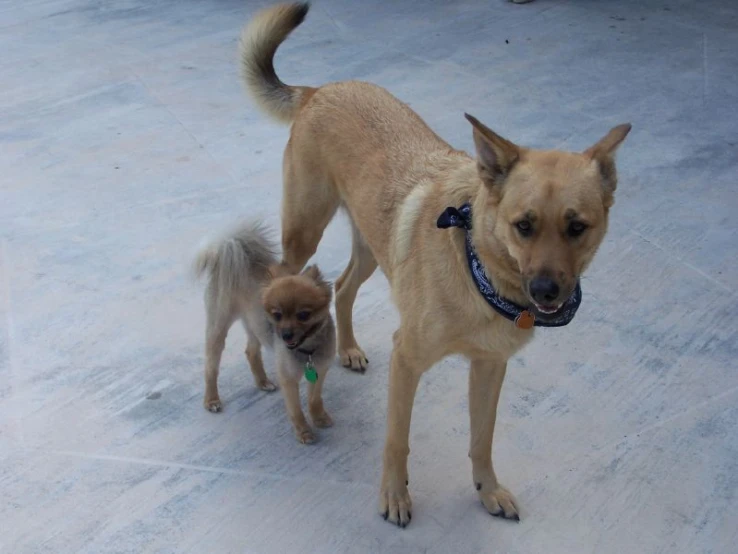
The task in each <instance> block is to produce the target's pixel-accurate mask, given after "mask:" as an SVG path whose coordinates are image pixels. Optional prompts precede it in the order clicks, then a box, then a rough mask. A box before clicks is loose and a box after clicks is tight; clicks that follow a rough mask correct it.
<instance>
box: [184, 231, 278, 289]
mask: <svg viewBox="0 0 738 554" xmlns="http://www.w3.org/2000/svg"><path fill="white" fill-rule="evenodd" d="M275 251H276V246H275V245H274V243H273V241H272V240H271V238H270V236H269V231H268V229H267V228H266V227H265V226H264V225H262V224H261V223H260V222H252V223H243V224H241V225H239V226H238V227H235V228H233V229H232V230H231V231H230V232H228V233H226V234H225V235H224V236H223V237H221V238H220V239H219V240H216V241H214V242H212V243H211V244H209V245H206V246H204V247H203V248H202V249H201V250H200V251H199V252H198V254H197V256H196V258H195V261H194V264H193V270H194V272H195V274H196V275H197V276H198V277H202V276H203V275H205V274H207V275H208V280H209V285H210V289H211V291H212V292H214V293H216V295H217V296H218V297H219V298H223V299H225V298H230V297H231V296H232V295H234V294H244V293H246V294H248V293H249V292H251V291H253V290H255V289H256V288H257V287H258V286H259V284H261V283H263V282H264V280H266V279H267V276H268V272H269V266H271V265H274V264H276V263H277V256H276V253H275Z"/></svg>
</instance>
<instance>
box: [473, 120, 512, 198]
mask: <svg viewBox="0 0 738 554" xmlns="http://www.w3.org/2000/svg"><path fill="white" fill-rule="evenodd" d="M464 117H466V119H468V120H469V123H471V124H472V127H474V146H475V147H476V149H477V168H478V169H479V176H480V177H481V178H482V181H483V182H484V184H485V185H487V187H489V188H492V187H494V186H495V185H500V184H502V182H503V181H504V180H505V177H506V176H507V174H508V173H510V170H511V169H512V168H513V166H514V165H515V163H516V162H517V161H518V159H519V158H520V148H519V147H518V146H517V145H516V144H514V143H512V142H510V141H509V140H507V139H504V138H502V137H501V136H500V135H498V134H497V133H495V132H494V131H493V130H492V129H490V128H489V127H487V126H486V125H484V124H483V123H481V122H480V121H479V120H478V119H477V118H476V117H474V116H472V115H469V114H468V113H466V114H464Z"/></svg>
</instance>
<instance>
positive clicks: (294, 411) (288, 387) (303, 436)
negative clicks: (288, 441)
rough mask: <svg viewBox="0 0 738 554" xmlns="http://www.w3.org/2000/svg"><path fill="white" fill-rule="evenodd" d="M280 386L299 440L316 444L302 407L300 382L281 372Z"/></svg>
mask: <svg viewBox="0 0 738 554" xmlns="http://www.w3.org/2000/svg"><path fill="white" fill-rule="evenodd" d="M279 386H280V388H281V389H282V394H283V395H284V405H285V407H286V408H287V414H288V415H289V416H290V421H291V422H292V427H293V428H294V430H295V435H296V436H297V440H298V441H300V442H301V443H302V444H312V443H313V442H315V436H314V435H313V430H312V429H311V428H310V425H308V422H307V420H306V419H305V415H304V414H303V413H302V407H301V406H300V388H299V387H300V381H298V380H295V379H293V378H292V377H291V376H288V375H284V372H281V371H280V372H279Z"/></svg>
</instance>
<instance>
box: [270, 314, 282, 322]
mask: <svg viewBox="0 0 738 554" xmlns="http://www.w3.org/2000/svg"><path fill="white" fill-rule="evenodd" d="M272 317H273V318H274V321H281V320H282V314H281V313H280V312H272Z"/></svg>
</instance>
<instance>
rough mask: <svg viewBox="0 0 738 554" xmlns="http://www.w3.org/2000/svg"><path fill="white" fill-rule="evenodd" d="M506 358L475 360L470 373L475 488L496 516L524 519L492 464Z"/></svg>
mask: <svg viewBox="0 0 738 554" xmlns="http://www.w3.org/2000/svg"><path fill="white" fill-rule="evenodd" d="M506 368H507V362H506V361H494V362H491V361H481V360H474V361H472V363H471V371H470V373H469V416H470V420H471V448H470V449H469V457H470V458H471V460H472V476H473V479H474V488H476V490H477V494H478V495H479V499H480V500H481V501H482V504H483V505H484V507H485V508H486V509H487V511H488V512H489V513H490V514H492V515H493V516H497V517H503V518H506V519H513V520H515V521H519V520H520V516H519V515H518V508H517V506H516V502H515V498H514V497H513V495H512V494H511V493H510V492H509V491H508V490H507V489H505V488H504V487H502V486H501V485H500V484H499V483H498V482H497V476H496V475H495V470H494V466H493V465H492V437H493V435H494V430H495V420H496V419H497V402H498V400H499V399H500V390H501V389H502V381H503V380H504V378H505V370H506Z"/></svg>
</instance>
